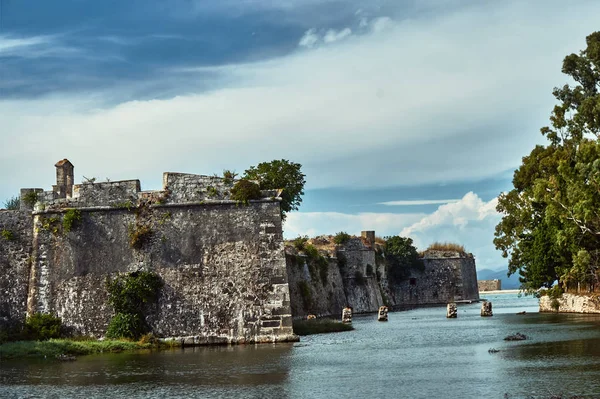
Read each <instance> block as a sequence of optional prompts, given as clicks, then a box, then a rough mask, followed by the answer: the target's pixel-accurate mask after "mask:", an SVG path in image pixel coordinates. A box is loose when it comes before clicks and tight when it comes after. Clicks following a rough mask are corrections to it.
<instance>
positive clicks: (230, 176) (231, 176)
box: [223, 169, 238, 185]
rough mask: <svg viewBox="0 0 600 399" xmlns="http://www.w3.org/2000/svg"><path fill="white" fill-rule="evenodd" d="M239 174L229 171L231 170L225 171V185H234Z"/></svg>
mask: <svg viewBox="0 0 600 399" xmlns="http://www.w3.org/2000/svg"><path fill="white" fill-rule="evenodd" d="M237 175H238V174H237V173H235V171H232V170H229V169H225V170H224V171H223V183H225V184H227V185H229V184H233V181H234V180H235V178H236V177H237Z"/></svg>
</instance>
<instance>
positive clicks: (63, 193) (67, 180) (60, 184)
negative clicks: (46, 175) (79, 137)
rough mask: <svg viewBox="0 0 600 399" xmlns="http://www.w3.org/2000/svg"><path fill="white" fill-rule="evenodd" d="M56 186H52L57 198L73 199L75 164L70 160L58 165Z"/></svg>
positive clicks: (59, 162) (60, 162)
mask: <svg viewBox="0 0 600 399" xmlns="http://www.w3.org/2000/svg"><path fill="white" fill-rule="evenodd" d="M54 166H56V185H54V186H52V191H54V196H55V197H56V198H71V195H72V194H73V169H74V166H73V164H72V163H71V162H70V161H69V160H68V159H66V158H65V159H63V160H62V161H58V162H57V163H56V165H54Z"/></svg>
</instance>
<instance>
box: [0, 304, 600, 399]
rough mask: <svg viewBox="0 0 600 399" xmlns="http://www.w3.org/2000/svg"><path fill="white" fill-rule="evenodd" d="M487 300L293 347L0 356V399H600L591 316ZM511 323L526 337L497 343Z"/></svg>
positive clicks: (599, 323) (599, 352) (402, 315)
mask: <svg viewBox="0 0 600 399" xmlns="http://www.w3.org/2000/svg"><path fill="white" fill-rule="evenodd" d="M488 299H490V300H492V301H493V302H494V316H493V317H491V318H482V317H480V316H479V309H480V305H479V304H471V305H463V306H459V308H458V310H459V316H458V319H452V320H448V319H446V318H445V308H443V307H440V308H426V309H416V310H411V311H406V312H394V313H390V314H389V320H390V321H389V322H387V323H379V322H377V321H376V316H375V315H369V316H364V317H361V316H358V317H355V318H354V322H353V324H354V326H355V328H356V330H355V331H351V332H348V333H340V334H326V335H318V336H311V337H306V338H305V339H303V340H302V342H300V343H298V344H287V345H284V344H278V345H258V346H235V347H213V348H204V347H202V348H190V349H186V350H177V351H168V352H159V353H151V354H143V353H140V354H120V355H107V356H90V357H85V358H81V359H78V360H77V361H76V362H72V363H53V362H48V361H26V362H5V363H4V364H2V365H0V370H1V372H2V373H1V375H0V397H2V398H4V397H8V398H12V397H15V398H16V397H57V398H58V397H60V398H63V397H85V398H102V397H122V396H123V397H124V396H127V397H130V398H146V397H148V398H161V399H162V398H185V397H190V398H191V397H210V398H221V397H222V398H286V397H290V398H327V399H330V398H333V397H336V398H337V397H349V398H354V397H371V398H398V397H406V398H428V399H429V398H483V397H489V398H503V397H504V395H505V394H507V395H508V397H510V398H529V397H544V396H546V397H548V396H550V394H561V393H562V394H565V395H567V394H568V395H582V397H587V398H597V397H599V395H598V394H597V393H599V392H600V386H599V384H600V317H599V316H592V315H556V314H538V313H535V311H536V310H537V303H536V300H535V299H534V298H530V297H529V298H519V297H517V296H516V295H511V296H508V295H504V296H502V295H499V296H495V297H494V298H488ZM524 310H525V311H526V312H527V313H526V314H525V315H517V314H516V313H517V312H521V311H524ZM516 332H522V333H524V334H526V335H528V336H530V337H531V339H529V340H527V341H520V342H507V341H504V340H503V338H504V337H505V336H507V335H509V334H514V333H516ZM490 348H496V349H499V350H500V351H499V352H498V353H494V354H490V353H489V352H488V349H490ZM586 395H587V396H586Z"/></svg>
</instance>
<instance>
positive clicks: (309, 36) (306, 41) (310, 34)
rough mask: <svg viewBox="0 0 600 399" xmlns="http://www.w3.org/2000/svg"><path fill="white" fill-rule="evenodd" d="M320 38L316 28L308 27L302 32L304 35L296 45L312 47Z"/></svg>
mask: <svg viewBox="0 0 600 399" xmlns="http://www.w3.org/2000/svg"><path fill="white" fill-rule="evenodd" d="M320 40H321V38H320V37H319V35H318V34H317V32H316V30H315V29H309V30H307V31H306V32H304V36H302V38H301V39H300V41H299V42H298V45H299V46H300V47H308V48H313V47H314V46H315V45H316V44H317V43H319V41H320Z"/></svg>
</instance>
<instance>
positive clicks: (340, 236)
mask: <svg viewBox="0 0 600 399" xmlns="http://www.w3.org/2000/svg"><path fill="white" fill-rule="evenodd" d="M350 238H351V236H350V234H348V233H346V232H345V231H340V232H339V233H337V234H336V235H335V236H334V237H333V242H334V243H336V244H337V245H344V244H345V243H347V242H348V240H349V239H350Z"/></svg>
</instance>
